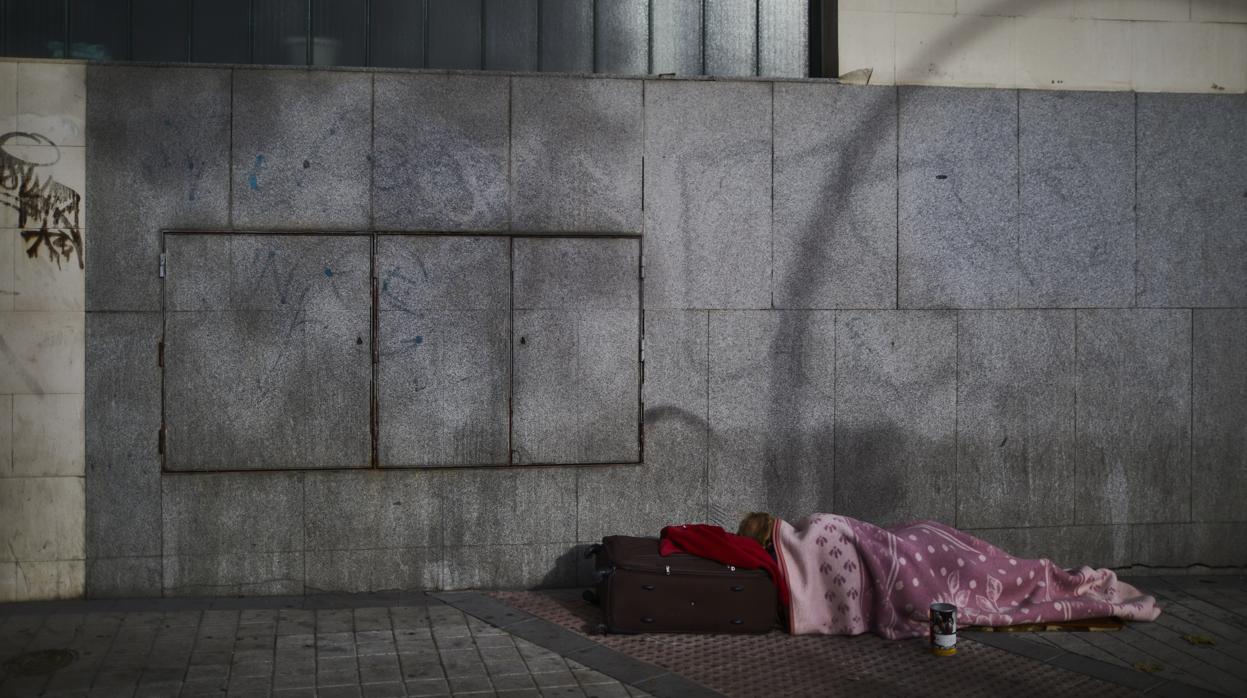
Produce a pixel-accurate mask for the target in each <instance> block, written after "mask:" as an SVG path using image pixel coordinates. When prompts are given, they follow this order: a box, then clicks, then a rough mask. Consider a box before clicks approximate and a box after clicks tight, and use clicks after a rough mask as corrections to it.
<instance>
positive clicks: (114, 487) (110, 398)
mask: <svg viewBox="0 0 1247 698" xmlns="http://www.w3.org/2000/svg"><path fill="white" fill-rule="evenodd" d="M86 331H87V334H86V397H85V405H84V409H85V413H86V536H87V537H86V541H87V542H86V546H87V556H88V558H96V557H99V558H129V557H153V556H159V555H160V554H161V542H160V424H161V422H160V405H161V398H160V364H159V343H160V337H161V316H160V313H88V314H87V321H86ZM87 569H88V580H87V584H88V586H87V594H88V595H91V596H94V595H95V591H94V589H93V588H92V587H91V586H90V583H91V580H90V576H89V573H90V569H91V567H90V565H88V568H87ZM106 577H107V575H106ZM142 578H143V577H142V576H136V577H135V580H136V582H137V581H139V580H141V579H142ZM120 579H121V578H118V580H119V581H120ZM107 586H108V587H109V588H113V589H116V590H117V591H118V592H119V593H122V592H124V590H125V589H126V587H124V586H114V585H111V584H109V585H107ZM158 590H159V586H157V591H158ZM151 591H152V590H151V589H150V588H149V587H146V586H140V587H138V588H136V589H135V593H140V594H141V595H150V594H149V593H148V592H151Z"/></svg>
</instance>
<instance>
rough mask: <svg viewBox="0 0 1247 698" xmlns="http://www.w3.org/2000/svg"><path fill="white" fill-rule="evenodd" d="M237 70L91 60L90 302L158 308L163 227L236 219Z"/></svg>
mask: <svg viewBox="0 0 1247 698" xmlns="http://www.w3.org/2000/svg"><path fill="white" fill-rule="evenodd" d="M230 89H231V71H229V70H226V69H219V68H191V67H159V68H156V67H134V66H107V67H104V66H94V65H92V66H88V67H87V128H88V131H89V137H90V145H89V146H88V152H87V188H86V192H85V197H86V198H87V199H89V200H90V201H91V202H92V203H91V219H92V223H91V228H92V230H91V234H90V235H88V236H86V237H85V243H86V252H85V254H84V257H85V262H86V303H87V305H86V307H87V310H88V311H92V310H141V311H158V310H160V279H159V277H158V271H159V256H160V231H161V230H162V229H164V228H174V227H207V228H223V227H225V226H226V225H228V222H229V201H230V182H229V169H230V159H229V157H230V156H229V144H230Z"/></svg>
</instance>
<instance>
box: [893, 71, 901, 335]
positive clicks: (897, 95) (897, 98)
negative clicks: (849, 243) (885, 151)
mask: <svg viewBox="0 0 1247 698" xmlns="http://www.w3.org/2000/svg"><path fill="white" fill-rule="evenodd" d="M892 95H893V103H894V104H895V107H896V158H895V161H896V247H895V248H894V249H895V253H896V298H895V300H894V304H893V306H892V307H893V308H895V309H897V310H900V308H901V88H900V85H893V86H892Z"/></svg>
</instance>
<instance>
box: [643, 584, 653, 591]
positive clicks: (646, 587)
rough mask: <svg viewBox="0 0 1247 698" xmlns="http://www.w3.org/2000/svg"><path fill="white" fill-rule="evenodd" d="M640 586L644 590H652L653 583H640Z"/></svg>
mask: <svg viewBox="0 0 1247 698" xmlns="http://www.w3.org/2000/svg"><path fill="white" fill-rule="evenodd" d="M641 588H642V589H644V590H646V591H653V590H654V585H653V584H642V585H641Z"/></svg>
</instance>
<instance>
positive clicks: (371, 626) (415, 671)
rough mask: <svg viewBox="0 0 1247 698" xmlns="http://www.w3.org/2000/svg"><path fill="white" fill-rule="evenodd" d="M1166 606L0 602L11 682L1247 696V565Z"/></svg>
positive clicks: (147, 688)
mask: <svg viewBox="0 0 1247 698" xmlns="http://www.w3.org/2000/svg"><path fill="white" fill-rule="evenodd" d="M1132 581H1133V582H1135V583H1137V584H1139V585H1140V586H1142V587H1143V588H1145V589H1148V590H1149V591H1152V592H1154V593H1155V594H1156V595H1157V596H1158V597H1159V598H1160V599H1161V603H1162V606H1163V607H1164V609H1165V613H1164V614H1163V615H1162V616H1161V619H1160V620H1159V621H1158V622H1157V623H1152V624H1148V623H1139V624H1132V625H1130V626H1128V627H1127V628H1126V629H1124V630H1121V631H1116V632H1102V633H1042V634H1025V635H1024V634H1019V633H974V632H963V633H962V638H961V643H960V652H959V654H958V655H957V656H956V657H952V658H937V657H933V656H931V655H930V654H929V653H928V652H926V648H925V644H924V643H923V642H922V641H896V642H891V641H885V640H881V639H879V638H875V637H870V636H862V637H857V638H843V637H812V636H806V637H791V636H788V635H785V634H783V633H781V632H778V631H775V632H772V633H769V634H766V635H732V636H722V635H720V636H708V635H635V636H621V635H602V634H601V633H600V631H599V630H598V629H597V622H598V620H599V616H598V612H597V609H596V608H595V607H593V606H590V605H589V604H587V603H585V602H584V601H582V600H580V598H579V590H555V591H546V592H495V593H477V592H453V593H443V594H422V593H402V594H367V595H350V596H335V595H328V596H309V597H277V598H274V597H268V598H244V599H239V598H228V599H153V600H125V601H68V602H54V603H31V604H9V605H3V606H0V663H2V664H0V696H5V697H8V696H23V697H24V696H40V695H43V696H127V697H130V696H198V695H214V696H223V695H228V696H404V695H408V696H424V695H465V696H467V695H471V696H492V695H497V696H599V697H601V698H608V697H612V696H646V695H652V696H657V697H659V698H662V697H664V696H703V695H704V696H716V695H727V696H773V695H794V696H795V695H808V696H825V695H850V696H858V695H886V696H904V695H932V696H935V695H940V696H943V695H948V694H950V693H956V694H959V695H992V696H995V695H1001V694H1007V695H1016V696H1022V695H1053V694H1064V693H1067V692H1072V691H1078V692H1080V693H1091V694H1094V695H1097V696H1100V695H1141V694H1146V695H1182V696H1186V695H1231V696H1237V695H1242V696H1247V577H1237V576H1201V577H1195V576H1192V577H1147V578H1139V579H1135V580H1132Z"/></svg>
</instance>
